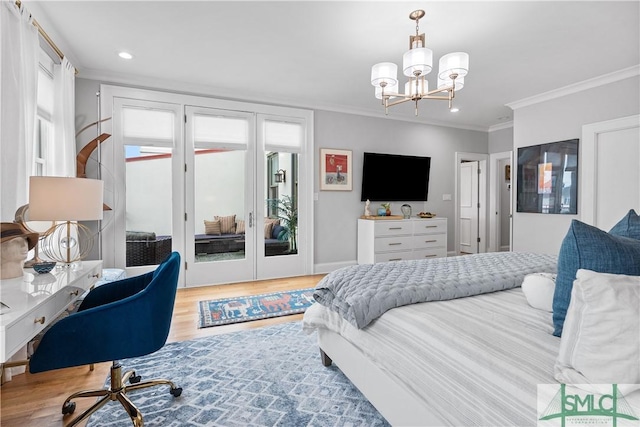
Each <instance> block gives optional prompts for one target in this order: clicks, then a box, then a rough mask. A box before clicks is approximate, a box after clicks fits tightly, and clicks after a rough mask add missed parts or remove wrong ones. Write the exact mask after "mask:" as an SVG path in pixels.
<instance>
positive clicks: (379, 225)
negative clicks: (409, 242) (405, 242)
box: [375, 220, 413, 237]
mask: <svg viewBox="0 0 640 427" xmlns="http://www.w3.org/2000/svg"><path fill="white" fill-rule="evenodd" d="M407 234H408V235H411V234H413V224H412V221H392V220H379V221H376V222H375V236H376V237H379V236H399V235H407Z"/></svg>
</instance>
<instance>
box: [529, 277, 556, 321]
mask: <svg viewBox="0 0 640 427" xmlns="http://www.w3.org/2000/svg"><path fill="white" fill-rule="evenodd" d="M555 289H556V275H555V274H551V273H533V274H527V275H526V276H524V280H523V281H522V292H523V293H524V296H525V297H526V298H527V302H528V303H529V305H530V306H531V307H533V308H537V309H538V310H544V311H548V312H549V313H552V312H553V292H554V291H555Z"/></svg>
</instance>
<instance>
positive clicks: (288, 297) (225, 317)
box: [198, 288, 315, 328]
mask: <svg viewBox="0 0 640 427" xmlns="http://www.w3.org/2000/svg"><path fill="white" fill-rule="evenodd" d="M313 291H314V289H313V288H310V289H298V290H295V291H286V292H272V293H268V294H262V295H251V296H243V297H236V298H222V299H215V300H210V301H200V302H199V303H198V311H199V313H200V316H199V317H200V324H199V326H198V327H199V328H208V327H211V326H220V325H228V324H230V323H240V322H249V321H252V320H260V319H268V318H270V317H280V316H288V315H291V314H298V313H304V311H305V310H306V309H307V308H309V307H310V306H311V304H313V303H314V302H315V300H314V299H313Z"/></svg>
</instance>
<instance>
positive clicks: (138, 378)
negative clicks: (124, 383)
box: [129, 373, 142, 384]
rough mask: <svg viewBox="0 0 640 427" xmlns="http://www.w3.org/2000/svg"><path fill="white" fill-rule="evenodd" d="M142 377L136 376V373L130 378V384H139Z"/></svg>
mask: <svg viewBox="0 0 640 427" xmlns="http://www.w3.org/2000/svg"><path fill="white" fill-rule="evenodd" d="M141 379H142V377H141V376H140V375H136V374H135V373H134V374H133V375H132V376H131V377H130V378H129V384H135V383H139V382H140V380H141Z"/></svg>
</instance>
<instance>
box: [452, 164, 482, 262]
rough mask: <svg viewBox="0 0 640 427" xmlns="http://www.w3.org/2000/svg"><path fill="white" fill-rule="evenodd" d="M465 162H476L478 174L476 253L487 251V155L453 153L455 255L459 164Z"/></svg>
mask: <svg viewBox="0 0 640 427" xmlns="http://www.w3.org/2000/svg"><path fill="white" fill-rule="evenodd" d="M465 161H470V162H476V161H477V162H478V168H479V169H480V173H479V174H478V203H480V208H479V209H478V237H480V244H479V245H478V253H482V252H486V251H487V208H488V203H487V175H488V174H487V163H488V161H489V155H488V154H479V153H465V152H458V151H456V153H455V167H454V170H455V177H454V180H455V206H454V210H455V215H454V217H455V220H454V239H455V240H454V245H453V248H454V251H455V253H454V254H455V255H459V254H460V206H459V205H460V164H461V163H462V162H465Z"/></svg>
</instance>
